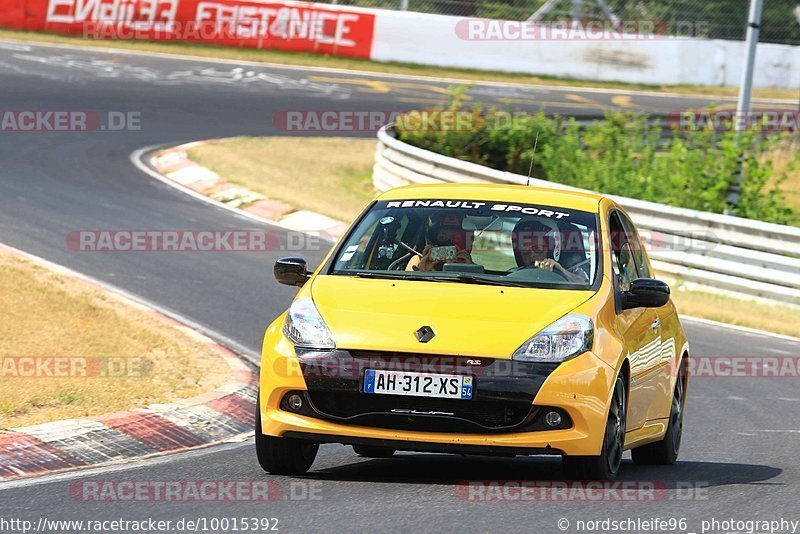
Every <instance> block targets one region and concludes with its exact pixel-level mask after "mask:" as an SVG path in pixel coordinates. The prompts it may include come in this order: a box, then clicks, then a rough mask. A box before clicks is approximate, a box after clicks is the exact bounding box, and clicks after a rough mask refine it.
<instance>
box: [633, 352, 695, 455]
mask: <svg viewBox="0 0 800 534" xmlns="http://www.w3.org/2000/svg"><path fill="white" fill-rule="evenodd" d="M678 369H679V370H678V380H677V381H676V382H675V390H674V392H673V393H672V407H671V408H670V412H669V426H668V427H667V432H666V433H665V434H664V437H663V438H662V439H661V441H656V442H655V443H650V444H648V445H642V446H641V447H636V448H635V449H633V450H631V455H632V456H633V461H634V462H635V463H637V464H639V465H672V464H674V463H675V462H676V461H677V460H678V452H680V449H681V436H682V435H683V409H684V406H685V404H686V368H685V366H684V364H683V363H681V366H680V367H679V368H678Z"/></svg>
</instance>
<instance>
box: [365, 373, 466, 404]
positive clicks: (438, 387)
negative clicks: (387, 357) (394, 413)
mask: <svg viewBox="0 0 800 534" xmlns="http://www.w3.org/2000/svg"><path fill="white" fill-rule="evenodd" d="M364 393H376V394H381V395H409V396H413V397H439V398H442V399H462V400H469V399H471V398H472V377H471V376H463V375H443V374H435V373H413V372H405V371H382V370H379V369H367V370H366V371H365V372H364Z"/></svg>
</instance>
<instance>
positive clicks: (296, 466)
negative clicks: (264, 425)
mask: <svg viewBox="0 0 800 534" xmlns="http://www.w3.org/2000/svg"><path fill="white" fill-rule="evenodd" d="M318 449H319V445H318V444H317V443H312V442H310V441H305V440H302V439H294V438H276V437H274V436H265V435H264V434H263V432H262V431H261V402H260V399H259V401H256V456H257V457H258V463H259V465H261V469H263V470H264V471H266V472H268V473H272V474H273V475H302V474H304V473H305V472H306V471H308V470H309V469H310V468H311V464H313V463H314V459H315V458H316V457H317V450H318Z"/></svg>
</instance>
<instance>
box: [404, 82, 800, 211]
mask: <svg viewBox="0 0 800 534" xmlns="http://www.w3.org/2000/svg"><path fill="white" fill-rule="evenodd" d="M463 91H464V89H463V88H459V89H457V90H454V91H453V93H452V95H451V98H450V100H449V102H448V104H447V106H446V107H445V108H444V109H442V110H437V111H434V112H411V113H409V114H405V115H402V116H400V117H398V119H397V121H396V123H395V131H396V132H397V135H398V138H399V139H401V140H402V141H405V142H407V143H409V144H412V145H414V146H418V147H420V148H424V149H427V150H431V151H433V152H437V153H440V154H444V155H447V156H451V157H454V158H458V159H462V160H466V161H471V162H474V163H478V164H481V165H486V166H488V167H492V168H495V169H500V170H506V171H511V172H514V173H517V174H523V175H527V174H528V170H529V168H530V163H531V154H532V152H533V147H534V144H536V143H538V144H537V150H536V157H535V160H534V166H533V175H534V176H535V177H536V178H540V179H544V180H551V181H556V182H559V183H563V184H567V185H571V186H574V187H580V188H584V189H590V190H593V191H599V192H602V193H606V194H612V195H620V196H626V197H632V198H638V199H642V200H650V201H653V202H659V203H663V204H669V205H672V206H678V207H684V208H691V209H697V210H702V211H711V212H716V213H723V212H725V211H726V210H727V209H728V207H729V206H728V203H727V198H728V194H729V190H730V187H731V185H733V184H734V183H735V181H736V174H737V172H738V170H739V169H740V167H741V169H742V175H741V176H742V181H741V195H740V199H739V203H738V205H737V206H736V207H735V208H734V209H733V213H734V214H735V215H739V216H741V217H748V218H751V219H759V220H764V221H769V222H774V223H779V224H788V223H791V222H793V221H795V220H796V219H795V215H794V213H793V211H792V209H791V208H790V207H789V205H788V203H787V202H786V200H785V198H784V197H783V195H782V193H781V191H780V189H779V186H780V184H781V183H782V182H783V181H784V180H785V179H786V173H783V174H782V175H780V176H774V174H776V173H775V172H773V166H772V159H771V158H770V157H769V155H770V154H771V153H772V152H773V151H774V150H776V149H777V147H778V145H779V144H780V143H782V142H783V141H784V138H785V136H775V135H774V136H765V135H762V134H760V133H759V132H757V131H747V132H741V133H739V134H738V135H737V134H736V133H734V132H732V131H725V132H720V131H714V130H712V129H701V130H696V131H691V132H686V131H678V130H676V129H672V130H670V129H668V128H666V127H665V125H664V124H662V123H661V122H659V121H650V120H648V118H647V117H645V116H643V115H637V114H632V113H620V112H613V113H612V112H610V113H608V114H606V116H605V119H604V120H597V121H595V122H593V123H591V124H588V125H582V124H579V123H578V122H576V121H575V120H573V119H569V120H565V119H563V118H561V117H547V116H546V115H545V114H544V113H543V112H541V111H540V112H539V113H536V114H511V113H509V112H504V111H501V110H498V109H495V108H491V109H489V110H485V109H484V108H483V107H482V106H481V105H475V106H473V107H472V108H471V109H465V108H464V106H463ZM537 136H538V141H537ZM740 154H742V156H741V157H740ZM794 157H795V159H797V154H795V155H794Z"/></svg>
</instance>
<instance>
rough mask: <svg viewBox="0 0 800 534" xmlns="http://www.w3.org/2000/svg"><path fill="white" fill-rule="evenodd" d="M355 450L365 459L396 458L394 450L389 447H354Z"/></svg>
mask: <svg viewBox="0 0 800 534" xmlns="http://www.w3.org/2000/svg"><path fill="white" fill-rule="evenodd" d="M353 450H354V451H355V453H356V454H357V455H359V456H364V457H365V458H391V457H392V456H394V449H389V448H387V447H373V446H370V445H353Z"/></svg>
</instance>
